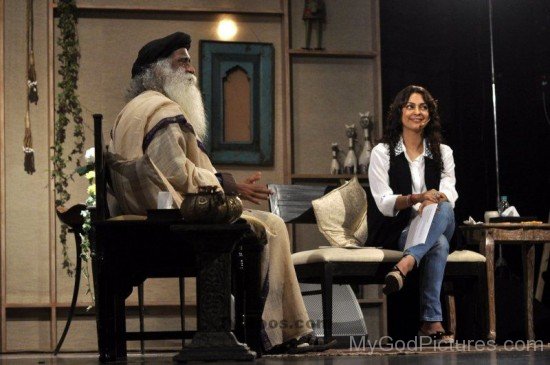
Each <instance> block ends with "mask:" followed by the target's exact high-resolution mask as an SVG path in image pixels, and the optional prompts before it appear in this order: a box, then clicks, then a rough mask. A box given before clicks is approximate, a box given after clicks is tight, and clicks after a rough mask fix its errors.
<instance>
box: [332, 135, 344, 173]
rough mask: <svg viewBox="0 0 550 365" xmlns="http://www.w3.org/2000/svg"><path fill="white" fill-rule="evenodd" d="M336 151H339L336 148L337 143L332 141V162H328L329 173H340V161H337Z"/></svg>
mask: <svg viewBox="0 0 550 365" xmlns="http://www.w3.org/2000/svg"><path fill="white" fill-rule="evenodd" d="M338 152H340V149H339V148H338V143H335V142H333V143H332V162H331V163H330V174H331V175H338V174H341V173H342V170H340V163H339V162H338Z"/></svg>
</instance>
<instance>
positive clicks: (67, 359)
mask: <svg viewBox="0 0 550 365" xmlns="http://www.w3.org/2000/svg"><path fill="white" fill-rule="evenodd" d="M331 351H332V352H331V353H324V354H320V355H317V356H315V355H313V354H308V355H307V356H304V355H300V356H299V355H292V356H291V355H286V356H264V357H263V358H261V359H258V360H256V361H255V362H249V363H250V364H254V365H287V364H288V365H291V364H303V365H328V364H330V365H378V364H384V365H413V364H414V365H417V364H426V365H447V364H453V365H454V364H491V365H516V364H529V365H546V364H550V347H549V346H548V345H546V346H543V347H539V348H537V349H531V350H524V351H517V350H509V349H504V348H503V347H502V346H499V347H497V348H496V349H492V350H482V351H471V350H469V351H458V350H453V351H449V350H446V351H443V350H440V351H433V350H420V351H419V350H415V349H412V350H411V349H409V350H405V351H391V352H388V351H380V350H375V351H373V352H372V353H370V354H369V353H365V352H361V353H358V352H350V351H349V350H348V351H342V350H331ZM173 356H174V353H158V354H147V355H145V356H141V355H138V354H131V355H129V358H128V361H126V362H118V363H116V364H147V365H148V364H175V363H174V362H173V360H172V357H173ZM36 364H39V365H41V364H44V365H76V364H79V365H94V364H100V362H99V361H98V360H97V355H96V354H81V353H73V354H60V355H58V356H57V357H55V356H53V355H51V354H3V355H0V365H36ZM192 364H198V362H193V363H192ZM208 364H211V365H213V364H216V363H215V362H208ZM217 364H223V365H226V364H239V365H244V364H247V363H246V362H228V361H219V362H217Z"/></svg>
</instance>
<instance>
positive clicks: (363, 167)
mask: <svg viewBox="0 0 550 365" xmlns="http://www.w3.org/2000/svg"><path fill="white" fill-rule="evenodd" d="M359 117H360V119H359V123H360V124H361V127H362V128H363V133H364V134H365V142H364V144H363V150H362V151H361V154H360V155H359V173H360V174H367V173H368V172H369V163H370V151H372V143H371V141H370V132H371V131H372V128H373V127H374V122H373V120H372V119H373V116H372V114H371V113H370V112H366V113H359Z"/></svg>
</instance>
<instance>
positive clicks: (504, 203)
mask: <svg viewBox="0 0 550 365" xmlns="http://www.w3.org/2000/svg"><path fill="white" fill-rule="evenodd" d="M509 207H510V203H509V202H508V197H507V196H506V195H502V196H501V197H500V201H499V202H498V207H497V210H498V215H499V216H501V217H502V213H504V211H505V210H506V209H508V208H509Z"/></svg>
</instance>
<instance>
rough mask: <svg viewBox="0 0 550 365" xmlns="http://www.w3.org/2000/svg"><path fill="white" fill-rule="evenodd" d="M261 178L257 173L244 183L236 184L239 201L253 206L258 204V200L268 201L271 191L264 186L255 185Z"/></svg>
mask: <svg viewBox="0 0 550 365" xmlns="http://www.w3.org/2000/svg"><path fill="white" fill-rule="evenodd" d="M261 178H262V173H261V172H259V171H257V172H255V173H253V174H252V175H250V176H249V177H247V178H246V179H245V180H244V182H242V183H237V191H238V193H239V196H240V197H241V199H244V200H248V201H250V202H252V203H254V204H260V200H267V199H269V195H270V194H271V193H272V191H271V190H269V189H268V188H267V186H265V185H259V184H256V181H258V180H260V179H261Z"/></svg>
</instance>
